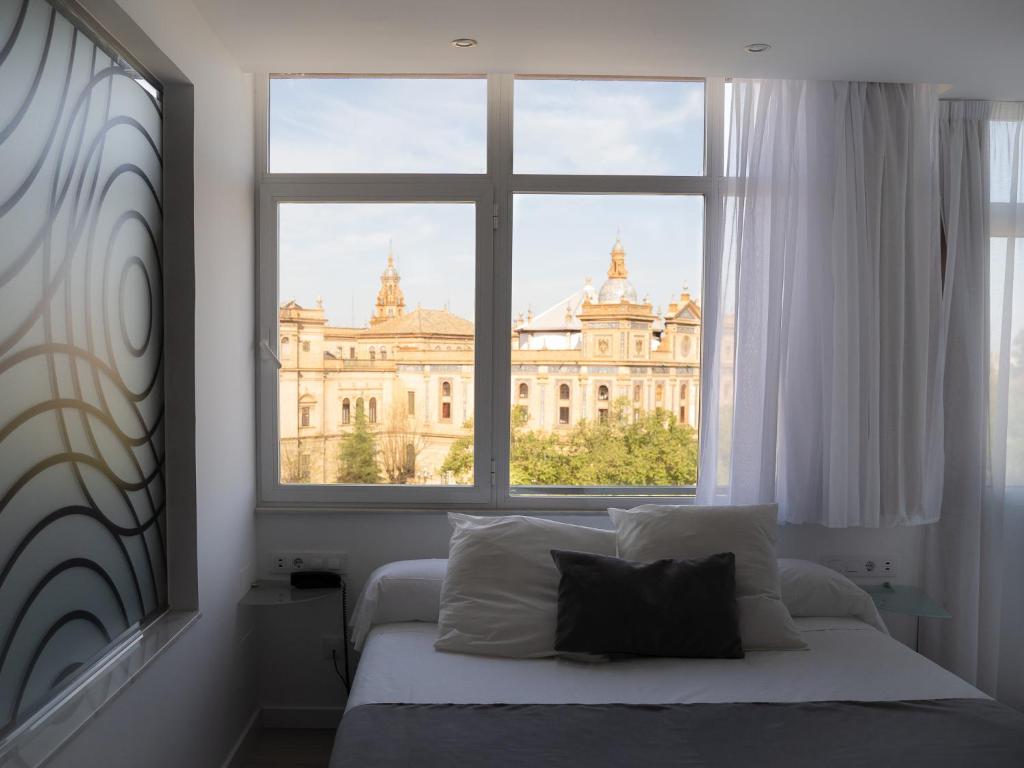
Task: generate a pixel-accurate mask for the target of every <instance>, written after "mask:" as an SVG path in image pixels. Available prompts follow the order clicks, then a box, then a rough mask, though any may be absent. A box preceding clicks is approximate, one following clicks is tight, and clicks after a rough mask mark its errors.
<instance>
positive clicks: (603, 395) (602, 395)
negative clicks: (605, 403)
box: [597, 384, 608, 400]
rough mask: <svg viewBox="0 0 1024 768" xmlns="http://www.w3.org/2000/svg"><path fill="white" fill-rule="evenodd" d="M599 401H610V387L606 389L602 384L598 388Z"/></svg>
mask: <svg viewBox="0 0 1024 768" xmlns="http://www.w3.org/2000/svg"><path fill="white" fill-rule="evenodd" d="M597 399H598V400H607V399H608V387H606V386H605V385H604V384H602V385H601V386H600V387H598V388H597Z"/></svg>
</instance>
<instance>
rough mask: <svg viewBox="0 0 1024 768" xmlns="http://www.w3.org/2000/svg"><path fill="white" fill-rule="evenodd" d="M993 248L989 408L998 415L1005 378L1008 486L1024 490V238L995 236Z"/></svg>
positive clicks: (992, 243) (991, 244)
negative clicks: (1001, 385) (1001, 387)
mask: <svg viewBox="0 0 1024 768" xmlns="http://www.w3.org/2000/svg"><path fill="white" fill-rule="evenodd" d="M1011 245H1012V248H1011ZM990 249H991V251H990V252H991V267H990V270H989V275H990V279H989V282H990V285H989V290H990V293H991V300H990V302H989V304H990V312H991V316H990V319H989V346H990V349H989V360H990V361H991V368H990V372H989V385H990V387H991V392H990V393H989V403H990V407H991V408H993V409H994V410H993V416H996V415H997V412H996V411H995V409H997V408H1001V407H1003V399H1002V398H1001V397H1000V391H999V386H1000V380H1001V377H1005V383H1004V385H1003V386H1005V408H1006V414H1005V424H1006V466H1005V469H1006V481H1005V482H1006V485H1007V486H1017V487H1024V280H1022V279H1021V275H1024V237H1018V238H1007V237H993V238H992V239H991V241H990ZM1007 307H1008V308H1009V311H1006V309H1005V308H1007Z"/></svg>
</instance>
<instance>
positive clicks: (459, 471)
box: [440, 419, 473, 483]
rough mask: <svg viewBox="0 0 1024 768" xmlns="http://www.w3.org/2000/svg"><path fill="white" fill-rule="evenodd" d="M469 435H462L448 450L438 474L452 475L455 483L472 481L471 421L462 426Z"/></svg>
mask: <svg viewBox="0 0 1024 768" xmlns="http://www.w3.org/2000/svg"><path fill="white" fill-rule="evenodd" d="M462 428H463V429H465V430H466V431H467V432H468V433H469V434H466V435H463V436H462V437H460V438H459V439H458V440H456V441H455V442H454V443H452V444H451V447H450V448H448V454H447V455H446V456H445V457H444V461H443V462H442V464H441V468H440V472H441V474H445V473H447V472H451V473H452V477H453V478H454V479H455V482H457V483H466V482H470V481H472V479H473V420H472V419H470V420H469V421H467V422H466V423H465V424H463V425H462Z"/></svg>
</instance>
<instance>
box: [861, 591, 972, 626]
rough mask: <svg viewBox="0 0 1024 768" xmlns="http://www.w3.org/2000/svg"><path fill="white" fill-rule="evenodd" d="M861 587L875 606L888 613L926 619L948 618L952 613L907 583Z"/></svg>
mask: <svg viewBox="0 0 1024 768" xmlns="http://www.w3.org/2000/svg"><path fill="white" fill-rule="evenodd" d="M863 589H864V591H865V592H867V593H868V594H869V595H871V599H872V600H874V601H875V607H877V608H878V610H880V611H888V612H889V613H902V614H906V615H908V616H918V617H924V618H927V619H950V618H952V615H951V614H950V613H949V611H947V610H946V609H945V608H943V607H942V606H941V605H939V604H938V603H937V602H935V601H934V600H932V599H931V598H930V597H929V596H928V595H927V594H926V593H924V592H922V591H921V590H920V589H918V588H917V587H912V586H910V585H909V584H889V583H888V582H886V583H884V584H870V585H864V586H863Z"/></svg>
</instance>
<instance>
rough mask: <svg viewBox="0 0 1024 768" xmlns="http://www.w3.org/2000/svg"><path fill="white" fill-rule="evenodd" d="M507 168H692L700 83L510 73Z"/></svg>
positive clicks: (698, 165) (658, 171)
mask: <svg viewBox="0 0 1024 768" xmlns="http://www.w3.org/2000/svg"><path fill="white" fill-rule="evenodd" d="M514 142H515V144H514V146H515V172H516V173H586V174H635V175H671V176H698V175H700V174H702V173H704V83H703V82H689V81H651V80H534V79H523V80H517V81H516V84H515V136H514Z"/></svg>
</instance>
